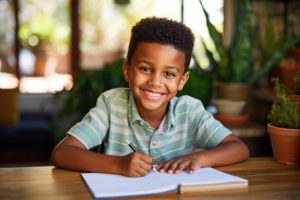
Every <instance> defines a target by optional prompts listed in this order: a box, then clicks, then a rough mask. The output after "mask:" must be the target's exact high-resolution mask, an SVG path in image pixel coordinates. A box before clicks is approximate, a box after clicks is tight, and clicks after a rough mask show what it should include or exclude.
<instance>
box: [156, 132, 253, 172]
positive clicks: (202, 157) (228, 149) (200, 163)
mask: <svg viewBox="0 0 300 200" xmlns="http://www.w3.org/2000/svg"><path fill="white" fill-rule="evenodd" d="M248 158H249V150H248V147H247V146H246V145H245V144H244V143H243V142H242V141H241V140H240V139H239V138H238V137H236V136H235V135H233V134H230V135H228V136H227V137H226V138H225V139H224V140H223V141H222V142H221V143H220V144H219V145H218V146H216V147H214V148H212V149H208V150H202V151H196V152H193V153H190V154H187V155H184V156H180V157H176V158H173V159H172V160H170V161H167V162H164V163H161V164H159V165H158V166H157V168H156V169H157V170H159V171H160V172H167V173H178V172H180V171H182V170H187V171H189V172H193V171H195V170H196V169H198V168H200V167H216V166H224V165H230V164H234V163H237V162H240V161H243V160H246V159H248Z"/></svg>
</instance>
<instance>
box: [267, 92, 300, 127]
mask: <svg viewBox="0 0 300 200" xmlns="http://www.w3.org/2000/svg"><path fill="white" fill-rule="evenodd" d="M268 119H269V120H271V121H272V122H273V123H274V125H276V126H279V127H283V128H293V129H299V128H300V114H299V104H298V103H297V102H295V101H292V100H291V99H290V98H289V97H288V96H287V95H286V94H278V96H277V98H276V100H275V101H274V103H273V105H272V108H271V112H270V113H269V114H268Z"/></svg>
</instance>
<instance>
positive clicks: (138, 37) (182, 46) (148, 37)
mask: <svg viewBox="0 0 300 200" xmlns="http://www.w3.org/2000/svg"><path fill="white" fill-rule="evenodd" d="M140 42H156V43H160V44H167V45H168V44H170V45H173V46H174V47H175V48H176V49H178V50H180V51H182V52H183V53H184V54H185V64H184V71H185V72H186V71H188V69H189V65H190V60H191V56H192V51H193V47H194V35H193V33H192V31H191V29H190V28H189V27H187V26H185V25H184V24H183V23H180V22H177V21H174V20H170V19H167V18H158V17H148V18H144V19H141V20H140V21H139V22H137V23H136V24H135V25H134V26H133V27H132V29H131V38H130V42H129V47H128V53H127V61H128V63H129V64H130V60H131V57H132V55H133V54H134V52H135V49H136V48H137V46H138V44H139V43H140Z"/></svg>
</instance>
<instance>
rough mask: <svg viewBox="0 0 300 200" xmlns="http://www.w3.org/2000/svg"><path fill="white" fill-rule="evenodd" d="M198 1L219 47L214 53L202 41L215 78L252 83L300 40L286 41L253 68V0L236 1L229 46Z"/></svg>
mask: <svg viewBox="0 0 300 200" xmlns="http://www.w3.org/2000/svg"><path fill="white" fill-rule="evenodd" d="M199 2H200V5H201V8H202V11H203V13H204V15H205V18H206V24H207V28H208V32H209V34H210V37H211V38H212V41H213V44H214V46H215V49H216V52H215V54H214V53H212V52H211V51H210V50H209V49H208V47H207V46H206V44H205V42H204V41H203V40H202V43H203V46H204V48H205V51H206V55H207V57H208V60H209V62H210V64H211V66H212V69H213V72H215V74H216V79H218V80H220V81H223V82H237V83H247V84H250V85H253V84H255V83H256V82H257V81H258V80H260V79H261V78H262V77H264V76H265V75H267V74H268V73H269V72H270V71H271V70H272V69H273V68H274V67H276V64H278V63H279V62H280V60H281V59H282V58H283V57H284V56H285V55H286V54H287V53H288V52H289V51H290V50H291V49H292V48H293V47H294V46H296V44H297V43H299V42H300V37H299V36H296V37H294V38H292V39H290V40H289V41H285V42H283V43H282V44H281V45H280V46H279V47H278V48H277V49H276V51H275V52H273V54H272V55H271V56H270V58H269V59H268V60H266V61H265V62H264V63H263V64H262V66H260V67H259V69H257V70H254V64H253V63H252V61H253V58H252V49H253V48H252V43H253V35H254V33H253V27H252V24H253V23H252V21H253V19H252V18H253V11H252V4H251V0H235V5H236V9H235V19H236V21H235V24H234V27H235V28H234V30H233V40H232V42H231V44H230V46H229V47H226V46H225V45H224V43H223V38H222V34H221V33H220V32H219V31H218V30H217V29H216V28H215V27H214V25H213V24H212V23H211V22H210V19H209V16H208V13H207V11H206V10H205V8H204V6H203V4H202V2H201V0H199Z"/></svg>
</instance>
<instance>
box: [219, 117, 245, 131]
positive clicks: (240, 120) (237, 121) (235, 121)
mask: <svg viewBox="0 0 300 200" xmlns="http://www.w3.org/2000/svg"><path fill="white" fill-rule="evenodd" d="M214 117H215V119H217V120H219V121H220V122H221V123H222V124H223V125H224V126H226V127H228V128H233V127H241V126H243V125H245V124H246V123H247V122H248V120H249V116H248V115H237V116H231V115H220V114H216V115H214Z"/></svg>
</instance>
